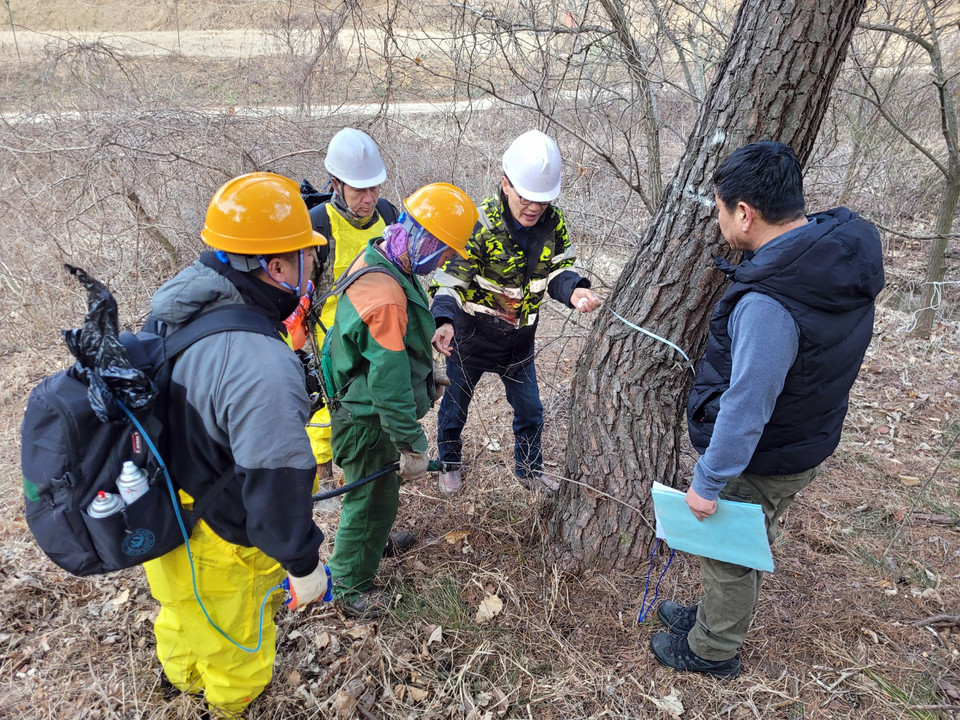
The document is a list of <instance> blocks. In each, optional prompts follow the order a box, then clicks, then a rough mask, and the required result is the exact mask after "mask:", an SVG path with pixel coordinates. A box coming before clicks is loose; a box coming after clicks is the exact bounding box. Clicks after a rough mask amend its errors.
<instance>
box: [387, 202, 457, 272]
mask: <svg viewBox="0 0 960 720" xmlns="http://www.w3.org/2000/svg"><path fill="white" fill-rule="evenodd" d="M398 221H399V223H400V224H401V225H402V226H403V229H404V230H406V232H407V256H408V257H409V258H410V271H411V272H413V273H415V274H416V275H428V274H429V273H431V272H433V271H434V270H436V268H437V266H438V265H439V264H440V257H441V256H442V255H443V252H444V250H446V249H447V248H448V246H447V245H446V244H445V243H443V242H441V241H440V240H438V239H437V238H435V237H434V236H433V235H431V234H430V233H429V232H428V231H427V229H426V228H425V227H423V226H422V225H420V224H419V223H418V222H417V221H416V220H414V219H413V218H412V217H410V216H409V215H408V214H407V213H402V214H401V215H400V217H399V219H398Z"/></svg>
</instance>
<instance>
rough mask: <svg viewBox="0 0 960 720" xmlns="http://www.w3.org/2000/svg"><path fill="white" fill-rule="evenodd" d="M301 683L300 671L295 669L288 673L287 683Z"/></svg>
mask: <svg viewBox="0 0 960 720" xmlns="http://www.w3.org/2000/svg"><path fill="white" fill-rule="evenodd" d="M299 684H300V671H299V670H294V671H293V672H292V673H290V674H289V675H287V685H299Z"/></svg>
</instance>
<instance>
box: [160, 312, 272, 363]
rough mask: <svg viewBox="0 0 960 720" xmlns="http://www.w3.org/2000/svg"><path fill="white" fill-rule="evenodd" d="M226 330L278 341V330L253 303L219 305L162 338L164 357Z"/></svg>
mask: <svg viewBox="0 0 960 720" xmlns="http://www.w3.org/2000/svg"><path fill="white" fill-rule="evenodd" d="M230 331H246V332H254V333H259V334H260V335H267V336H269V337H275V338H277V339H278V340H282V338H281V337H280V332H279V330H278V329H277V327H276V326H275V325H274V324H273V321H272V320H271V319H270V318H269V317H267V314H266V313H265V312H264V311H263V310H261V309H259V308H258V307H256V306H254V305H247V304H245V303H238V304H236V305H223V306H221V307H218V308H214V309H213V310H208V311H207V312H204V313H201V314H200V315H198V316H197V317H195V318H194V319H192V320H190V321H189V322H188V323H187V324H186V325H184V326H183V327H181V328H179V329H177V330H174V331H173V332H172V333H170V335H169V336H167V337H166V338H165V339H164V346H165V347H166V350H167V357H168V358H172V357H175V356H177V355H179V354H180V353H182V352H183V351H184V350H186V349H187V348H188V347H190V346H191V345H193V344H194V343H195V342H197V341H198V340H202V339H203V338H205V337H208V336H210V335H216V334H217V333H222V332H230Z"/></svg>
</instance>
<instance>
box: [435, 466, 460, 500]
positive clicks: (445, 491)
mask: <svg viewBox="0 0 960 720" xmlns="http://www.w3.org/2000/svg"><path fill="white" fill-rule="evenodd" d="M437 484H438V485H439V487H440V494H441V495H443V496H444V497H445V498H448V497H453V496H454V495H456V494H457V493H458V492H460V488H461V487H463V477H462V476H461V474H460V470H459V468H458V469H457V470H446V471H444V472H442V473H440V477H439V478H438V480H437Z"/></svg>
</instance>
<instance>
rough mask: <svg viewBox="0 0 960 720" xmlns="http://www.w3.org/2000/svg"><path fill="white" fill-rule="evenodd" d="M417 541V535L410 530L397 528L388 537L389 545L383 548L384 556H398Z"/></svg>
mask: <svg viewBox="0 0 960 720" xmlns="http://www.w3.org/2000/svg"><path fill="white" fill-rule="evenodd" d="M415 542H417V536H416V535H414V534H413V533H412V532H410V531H409V530H397V531H396V532H392V533H390V537H388V538H387V546H386V547H385V548H384V549H383V556H384V557H396V556H397V555H403V554H404V553H405V552H406V551H407V550H409V549H410V548H412V547H413V544H414V543H415Z"/></svg>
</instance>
